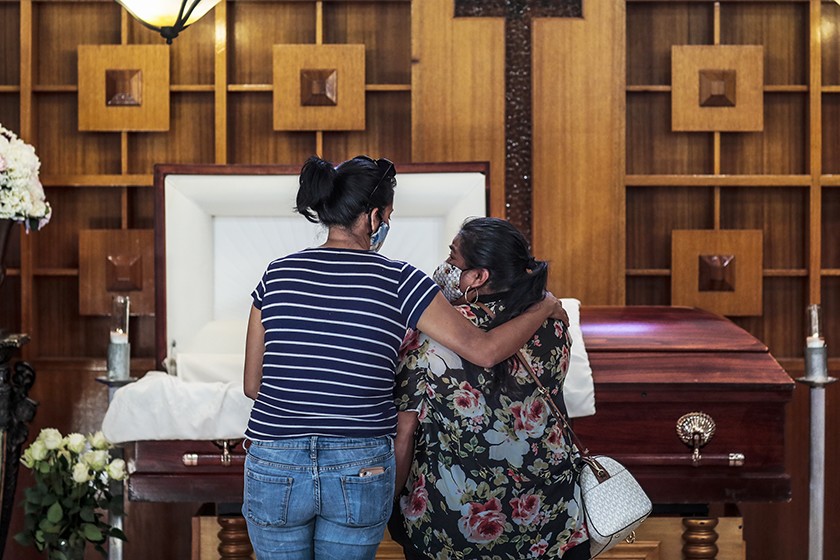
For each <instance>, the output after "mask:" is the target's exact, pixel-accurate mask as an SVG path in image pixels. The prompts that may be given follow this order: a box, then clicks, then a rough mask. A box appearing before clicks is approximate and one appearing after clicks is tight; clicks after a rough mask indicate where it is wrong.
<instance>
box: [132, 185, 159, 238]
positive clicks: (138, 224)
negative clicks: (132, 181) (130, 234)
mask: <svg viewBox="0 0 840 560" xmlns="http://www.w3.org/2000/svg"><path fill="white" fill-rule="evenodd" d="M127 191H128V192H127V196H128V224H127V227H128V228H130V229H131V228H137V229H154V227H155V201H154V191H153V189H151V188H131V189H127Z"/></svg>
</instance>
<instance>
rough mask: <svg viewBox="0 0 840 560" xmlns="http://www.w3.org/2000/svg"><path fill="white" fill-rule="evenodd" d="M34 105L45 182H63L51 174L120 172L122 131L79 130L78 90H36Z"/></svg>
mask: <svg viewBox="0 0 840 560" xmlns="http://www.w3.org/2000/svg"><path fill="white" fill-rule="evenodd" d="M32 105H33V112H34V116H33V119H34V124H35V135H36V137H37V140H36V141H35V143H34V145H35V150H36V151H37V153H38V157H40V158H41V182H42V183H45V184H55V183H56V182H58V183H59V184H61V179H54V178H51V176H52V177H54V176H61V175H95V174H118V173H120V169H121V164H120V136H119V133H114V132H80V131H79V126H78V118H77V113H78V102H77V99H76V94H75V93H37V94H35V96H34V100H33V104H32ZM47 200H49V192H48V193H47Z"/></svg>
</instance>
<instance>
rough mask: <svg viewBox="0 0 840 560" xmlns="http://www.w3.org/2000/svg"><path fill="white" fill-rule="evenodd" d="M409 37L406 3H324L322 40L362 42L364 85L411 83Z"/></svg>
mask: <svg viewBox="0 0 840 560" xmlns="http://www.w3.org/2000/svg"><path fill="white" fill-rule="evenodd" d="M410 36H411V4H410V3H409V2H377V3H374V2H369V3H363V4H354V3H352V2H349V3H339V2H326V3H324V43H325V44H329V43H339V44H343V43H347V44H359V43H362V44H364V45H365V76H366V78H365V80H366V83H368V84H410V83H411V42H410V41H409V40H407V38H408V37H410ZM405 118H406V119H408V120H409V121H410V114H408V113H407V114H406V116H405ZM404 161H408V160H404Z"/></svg>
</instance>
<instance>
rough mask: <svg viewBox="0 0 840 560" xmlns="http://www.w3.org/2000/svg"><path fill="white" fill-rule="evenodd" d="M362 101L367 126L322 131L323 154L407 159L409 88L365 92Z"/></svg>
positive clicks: (336, 157)
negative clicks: (356, 129) (350, 129)
mask: <svg viewBox="0 0 840 560" xmlns="http://www.w3.org/2000/svg"><path fill="white" fill-rule="evenodd" d="M365 105H366V108H365V111H366V113H367V130H364V131H353V132H325V133H324V151H323V156H324V157H325V158H326V159H328V160H330V161H343V160H346V159H348V158H351V157H353V156H356V155H358V154H369V155H371V156H372V157H386V158H388V159H390V160H391V161H393V162H395V163H401V162H410V161H411V94H410V92H401V91H398V92H368V93H367V95H366V103H365ZM291 163H297V162H291ZM300 163H303V160H301V162H300ZM397 174H398V175H399V167H397ZM397 182H398V183H399V177H397ZM397 193H398V194H397V199H396V202H395V204H396V206H395V209H396V211H397V212H399V191H397Z"/></svg>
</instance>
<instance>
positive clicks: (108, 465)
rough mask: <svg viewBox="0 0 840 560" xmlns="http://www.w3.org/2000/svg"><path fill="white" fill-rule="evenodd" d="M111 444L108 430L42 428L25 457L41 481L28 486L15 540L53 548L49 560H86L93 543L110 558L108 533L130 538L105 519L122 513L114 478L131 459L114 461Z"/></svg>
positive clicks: (122, 475)
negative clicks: (67, 431)
mask: <svg viewBox="0 0 840 560" xmlns="http://www.w3.org/2000/svg"><path fill="white" fill-rule="evenodd" d="M110 448H111V444H110V443H108V441H107V440H106V439H105V436H103V435H102V432H97V433H95V434H90V435H88V436H87V437H85V436H83V435H82V434H69V435H67V436H66V437H63V436H62V435H61V432H59V431H58V430H56V429H54V428H45V429H43V430H41V433H40V434H39V435H38V438H37V439H36V440H35V441H34V442H32V444H31V445H30V446H29V447H28V448H27V449H26V450H25V451H24V452H23V457H22V458H21V462H22V463H23V464H24V466H26V467H27V468H29V469H31V470H32V474H33V476H34V478H35V485H34V486H32V487H30V488H27V489H26V494H25V498H24V501H23V507H24V513H25V516H24V530H23V531H22V532H20V533H18V534H17V535H15V540H16V541H18V542H19V543H20V544H22V545H25V546H28V545H33V544H34V545H35V547H36V548H37V549H38V550H41V551H43V550H47V557H48V560H81V559H82V558H83V557H84V550H85V546H86V545H87V543H88V542H90V543H93V545H94V547H95V548H96V549H97V550H98V551H99V552H101V553H102V555H103V556H105V548H104V547H103V545H104V544H105V541H106V539H107V538H108V537H114V538H118V539H122V540H125V534H124V533H123V532H122V531H121V530H119V529H117V528H115V527H112V526H111V525H110V524H109V523H108V522H107V521H106V520H105V519H104V512H109V513H111V514H121V513H122V498H121V496H116V497H115V496H114V495H112V493H111V490H110V482H111V481H120V480H123V479H125V477H126V470H125V461H123V460H122V459H112V458H111V454H110V452H109V449H110Z"/></svg>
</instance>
